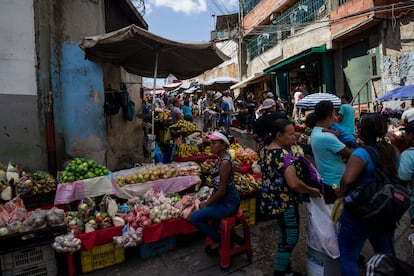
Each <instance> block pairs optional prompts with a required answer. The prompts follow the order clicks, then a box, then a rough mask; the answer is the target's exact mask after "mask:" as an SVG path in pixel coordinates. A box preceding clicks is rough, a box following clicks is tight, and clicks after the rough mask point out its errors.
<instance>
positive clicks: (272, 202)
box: [259, 148, 301, 215]
mask: <svg viewBox="0 0 414 276" xmlns="http://www.w3.org/2000/svg"><path fill="white" fill-rule="evenodd" d="M288 154H289V153H288V152H287V151H286V150H284V149H266V148H263V149H262V150H261V151H260V153H259V159H260V167H261V171H262V185H263V187H262V191H261V202H260V211H261V213H262V214H264V215H276V214H280V213H283V212H284V211H285V210H286V209H287V208H289V207H292V206H294V205H297V204H298V203H300V202H301V195H300V194H299V193H297V192H294V191H292V190H291V189H290V188H289V187H288V185H287V183H286V180H285V178H284V177H283V173H284V171H285V169H286V168H287V167H288V166H289V165H290V164H292V165H295V163H294V162H291V163H290V164H285V158H286V157H287V155H288ZM297 171H298V169H297Z"/></svg>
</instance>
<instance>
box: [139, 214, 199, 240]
mask: <svg viewBox="0 0 414 276" xmlns="http://www.w3.org/2000/svg"><path fill="white" fill-rule="evenodd" d="M196 231H197V229H196V228H195V227H194V226H193V225H192V224H191V223H189V222H188V220H186V219H183V218H174V219H169V220H166V221H164V222H160V223H155V224H151V225H150V226H148V227H146V228H144V234H143V238H144V243H150V242H155V241H159V240H161V239H163V238H167V237H171V236H175V235H184V234H189V233H193V232H196Z"/></svg>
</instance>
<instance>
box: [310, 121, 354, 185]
mask: <svg viewBox="0 0 414 276" xmlns="http://www.w3.org/2000/svg"><path fill="white" fill-rule="evenodd" d="M310 145H311V147H312V152H313V155H314V159H315V164H316V168H317V169H318V171H319V174H320V175H321V178H322V181H323V182H324V183H325V184H328V185H331V186H332V185H333V184H336V185H339V183H340V181H341V178H342V175H343V174H344V172H345V167H346V164H345V163H344V162H343V161H342V157H341V155H339V154H338V152H340V151H341V150H343V149H344V148H345V145H344V144H343V143H342V142H341V141H339V139H338V138H337V137H336V136H335V135H334V134H332V133H330V132H322V128H321V127H317V126H315V127H314V128H313V130H312V133H311V136H310Z"/></svg>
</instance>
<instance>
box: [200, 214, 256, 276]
mask: <svg viewBox="0 0 414 276" xmlns="http://www.w3.org/2000/svg"><path fill="white" fill-rule="evenodd" d="M237 225H242V226H243V237H241V236H239V235H238V234H237V233H236V232H235V231H234V227H235V226H237ZM220 233H221V245H220V250H219V255H220V266H221V268H222V269H226V268H229V267H230V258H231V257H232V256H233V255H235V254H242V253H246V255H247V260H248V262H251V261H252V256H253V251H252V243H251V240H250V228H249V224H248V223H247V221H246V219H245V218H244V216H243V211H242V210H241V209H239V211H238V212H237V214H236V215H235V216H233V217H226V218H222V219H221V221H220ZM212 243H213V241H212V240H211V239H210V238H209V237H207V238H206V246H210V245H211V244H212ZM233 245H235V246H234V247H233Z"/></svg>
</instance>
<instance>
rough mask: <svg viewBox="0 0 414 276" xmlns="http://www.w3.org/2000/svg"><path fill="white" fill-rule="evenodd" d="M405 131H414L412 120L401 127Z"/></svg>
mask: <svg viewBox="0 0 414 276" xmlns="http://www.w3.org/2000/svg"><path fill="white" fill-rule="evenodd" d="M402 129H403V130H405V132H406V133H414V121H411V122H409V123H408V124H406V125H405V127H403V128H402Z"/></svg>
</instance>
